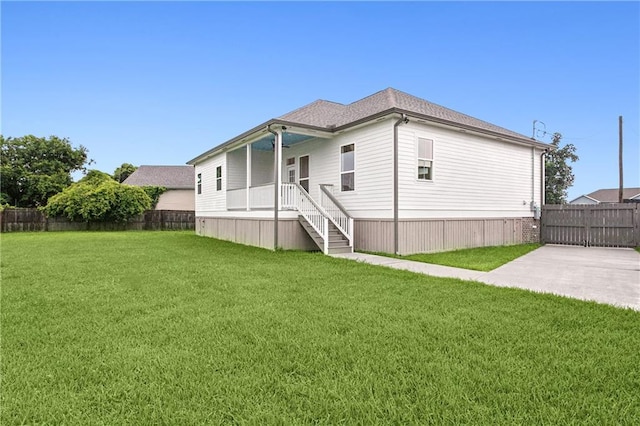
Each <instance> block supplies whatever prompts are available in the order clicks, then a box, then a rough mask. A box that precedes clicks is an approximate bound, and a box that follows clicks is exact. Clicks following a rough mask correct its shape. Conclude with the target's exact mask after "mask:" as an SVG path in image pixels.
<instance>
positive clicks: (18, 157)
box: [0, 135, 93, 207]
mask: <svg viewBox="0 0 640 426" xmlns="http://www.w3.org/2000/svg"><path fill="white" fill-rule="evenodd" d="M87 152H88V151H87V149H86V148H85V147H84V146H82V145H80V146H79V147H78V148H74V147H72V146H71V143H70V142H69V140H68V139H66V138H59V137H57V136H50V137H49V138H44V137H42V138H39V137H36V136H33V135H27V136H22V137H19V138H12V137H8V138H6V139H5V138H4V137H3V136H2V135H0V155H1V156H0V175H1V176H2V181H1V183H0V192H1V193H2V196H1V197H0V198H3V199H4V200H6V202H7V203H9V204H11V205H14V206H17V207H38V206H44V205H45V204H46V203H47V200H48V199H49V197H51V196H52V195H54V194H57V193H58V192H60V191H62V190H63V189H65V188H66V187H68V186H69V185H71V183H72V182H73V179H72V178H71V173H72V172H75V171H79V170H82V171H85V170H86V168H85V166H86V165H89V164H91V163H92V162H93V160H87Z"/></svg>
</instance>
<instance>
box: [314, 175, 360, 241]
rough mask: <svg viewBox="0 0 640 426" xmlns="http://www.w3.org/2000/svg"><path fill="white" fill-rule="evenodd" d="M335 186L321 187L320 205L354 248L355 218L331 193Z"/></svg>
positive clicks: (324, 185) (323, 185)
mask: <svg viewBox="0 0 640 426" xmlns="http://www.w3.org/2000/svg"><path fill="white" fill-rule="evenodd" d="M332 189H333V185H328V184H322V185H320V205H321V206H322V208H323V209H324V211H325V212H327V214H328V215H329V218H330V219H331V222H333V224H334V225H335V226H336V228H338V229H339V230H340V232H342V233H343V234H344V236H345V237H347V239H348V240H349V245H350V246H351V247H353V218H352V217H351V216H349V214H348V213H347V209H345V208H344V206H343V205H342V204H341V203H340V201H338V200H337V199H336V197H334V195H333V194H332V193H331V191H332Z"/></svg>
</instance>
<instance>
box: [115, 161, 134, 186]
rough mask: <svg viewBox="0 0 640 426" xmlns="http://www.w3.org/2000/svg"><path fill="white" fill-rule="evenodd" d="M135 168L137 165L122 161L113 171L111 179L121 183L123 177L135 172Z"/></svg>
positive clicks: (123, 179)
mask: <svg viewBox="0 0 640 426" xmlns="http://www.w3.org/2000/svg"><path fill="white" fill-rule="evenodd" d="M136 169H137V167H136V166H134V165H133V164H129V163H122V165H121V166H120V167H118V168H117V169H115V171H114V172H113V179H115V180H116V181H118V182H119V183H122V182H124V181H125V179H127V178H128V177H129V176H131V173H133V172H135V171H136Z"/></svg>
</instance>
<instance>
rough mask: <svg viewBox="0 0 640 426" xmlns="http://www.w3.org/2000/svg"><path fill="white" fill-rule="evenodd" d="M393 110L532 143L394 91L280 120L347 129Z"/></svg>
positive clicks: (315, 106) (320, 105) (313, 107)
mask: <svg viewBox="0 0 640 426" xmlns="http://www.w3.org/2000/svg"><path fill="white" fill-rule="evenodd" d="M393 109H398V110H403V111H406V112H410V113H415V114H419V115H421V116H425V118H434V119H437V120H442V121H446V122H450V123H452V124H460V125H464V126H468V127H472V128H476V129H479V130H488V131H491V132H494V133H498V134H502V135H505V136H509V137H515V138H518V139H522V138H524V139H528V137H527V136H525V135H522V134H520V133H517V132H513V131H511V130H508V129H505V128H503V127H500V126H496V125H495V124H491V123H488V122H486V121H482V120H479V119H477V118H474V117H471V116H469V115H466V114H462V113H460V112H457V111H454V110H452V109H449V108H445V107H443V106H440V105H437V104H434V103H432V102H429V101H426V100H424V99H420V98H418V97H416V96H413V95H410V94H408V93H405V92H401V91H400V90H396V89H393V88H391V87H389V88H387V89H384V90H381V91H379V92H377V93H374V94H373V95H370V96H367V97H366V98H363V99H360V100H359V101H356V102H353V103H350V104H348V105H343V104H339V103H336V102H329V101H324V100H317V101H315V102H312V103H310V104H309V105H306V106H303V107H302V108H298V109H296V110H294V111H291V112H289V113H287V114H285V115H283V116H281V117H278V118H279V119H281V120H285V121H290V122H293V123H299V124H304V125H310V126H317V127H329V128H332V127H341V126H346V125H348V124H351V123H354V122H356V121H359V120H362V119H366V118H367V117H370V116H373V115H376V114H379V113H381V112H384V111H388V110H393Z"/></svg>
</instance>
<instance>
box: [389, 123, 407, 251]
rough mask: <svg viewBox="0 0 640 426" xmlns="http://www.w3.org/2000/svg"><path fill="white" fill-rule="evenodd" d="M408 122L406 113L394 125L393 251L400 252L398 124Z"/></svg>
mask: <svg viewBox="0 0 640 426" xmlns="http://www.w3.org/2000/svg"><path fill="white" fill-rule="evenodd" d="M403 122H404V123H405V124H406V123H408V122H409V119H408V118H407V115H406V114H402V117H401V118H400V120H398V121H396V122H395V124H394V125H393V252H394V253H395V254H399V253H398V251H399V250H398V126H399V125H400V123H403Z"/></svg>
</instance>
